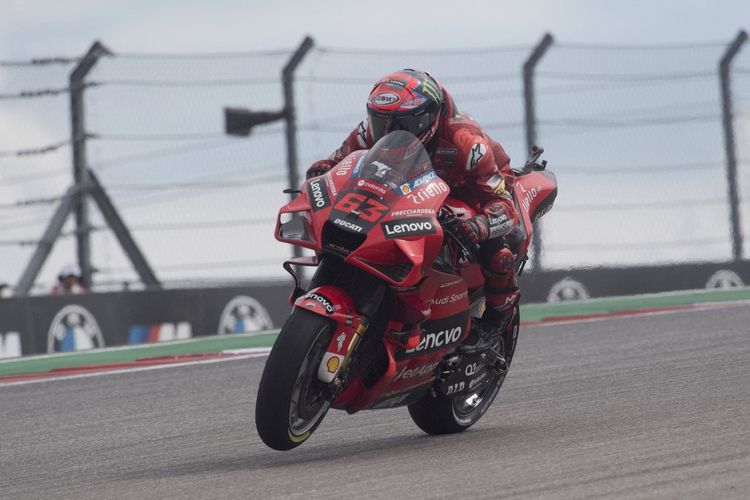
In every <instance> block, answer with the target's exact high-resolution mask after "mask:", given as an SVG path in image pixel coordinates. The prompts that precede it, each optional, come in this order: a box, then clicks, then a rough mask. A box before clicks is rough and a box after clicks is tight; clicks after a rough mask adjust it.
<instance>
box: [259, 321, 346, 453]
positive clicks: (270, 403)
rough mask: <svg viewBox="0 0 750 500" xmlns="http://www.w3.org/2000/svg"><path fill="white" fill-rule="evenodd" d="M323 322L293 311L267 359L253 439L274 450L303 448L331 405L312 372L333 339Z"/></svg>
mask: <svg viewBox="0 0 750 500" xmlns="http://www.w3.org/2000/svg"><path fill="white" fill-rule="evenodd" d="M333 330H334V325H333V322H332V321H330V320H329V319H327V318H325V317H323V316H320V315H317V314H314V313H311V312H309V311H305V310H303V309H299V308H295V309H294V311H292V314H291V315H290V316H289V319H288V320H287V321H286V323H285V324H284V326H283V327H282V329H281V332H280V333H279V336H278V338H277V339H276V342H275V343H274V346H273V349H271V353H270V354H269V356H268V360H267V361H266V366H265V368H264V369H263V376H262V377H261V379H260V385H259V387H258V397H257V399H256V402H255V426H256V428H257V430H258V435H259V436H260V438H261V439H262V440H263V442H264V443H266V444H267V445H268V446H269V447H271V448H273V449H275V450H290V449H292V448H295V447H297V446H299V445H300V444H302V443H303V442H305V441H306V440H307V439H308V438H309V437H310V435H311V434H312V433H313V432H314V431H315V429H316V428H317V427H318V426H319V425H320V423H321V422H322V421H323V418H324V417H325V415H326V413H327V412H328V409H329V408H330V406H331V402H330V401H329V400H328V399H327V398H326V395H327V393H326V384H325V383H324V382H321V381H320V380H319V379H318V375H317V374H318V366H319V365H320V362H321V360H322V359H323V354H324V353H325V351H326V348H327V347H328V344H329V342H330V340H331V338H332V336H333Z"/></svg>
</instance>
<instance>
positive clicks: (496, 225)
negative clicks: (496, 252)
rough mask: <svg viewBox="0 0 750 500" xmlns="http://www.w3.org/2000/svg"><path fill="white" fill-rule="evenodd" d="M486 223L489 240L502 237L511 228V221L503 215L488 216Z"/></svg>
mask: <svg viewBox="0 0 750 500" xmlns="http://www.w3.org/2000/svg"><path fill="white" fill-rule="evenodd" d="M487 222H489V225H490V238H496V237H498V236H504V235H505V234H507V233H508V232H509V231H510V230H511V229H512V228H513V221H512V220H511V219H508V216H507V215H505V214H500V215H497V216H494V215H490V216H489V217H487Z"/></svg>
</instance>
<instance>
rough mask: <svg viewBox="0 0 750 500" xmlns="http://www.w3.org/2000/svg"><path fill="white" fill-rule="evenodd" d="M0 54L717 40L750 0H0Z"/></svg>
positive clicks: (744, 13)
mask: <svg viewBox="0 0 750 500" xmlns="http://www.w3.org/2000/svg"><path fill="white" fill-rule="evenodd" d="M2 5H3V8H2V15H1V16H0V37H2V38H1V39H2V43H0V57H2V58H5V59H8V58H11V59H16V58H20V59H25V58H30V57H38V56H47V55H49V54H55V53H59V54H61V55H77V54H80V53H81V52H84V51H85V50H86V49H87V48H88V46H89V45H90V44H91V42H92V41H93V40H95V39H99V40H101V41H103V42H105V43H106V44H107V45H108V46H109V47H111V48H112V49H113V50H114V51H121V52H130V51H136V52H142V51H147V52H153V51H168V52H184V51H216V50H220V51H238V50H255V49H272V48H289V47H293V46H296V45H297V44H298V43H299V41H300V40H301V39H302V38H303V37H304V35H305V34H309V35H311V36H312V37H313V38H314V39H315V40H316V41H317V42H318V43H319V44H320V45H326V46H336V47H345V46H353V47H363V48H373V47H389V48H401V47H415V48H430V49H434V48H440V47H482V46H496V45H507V44H529V43H533V42H535V41H536V40H537V39H538V38H539V37H540V36H541V34H542V33H544V32H546V31H551V32H553V33H554V34H555V35H556V37H557V39H558V40H559V41H566V42H601V43H635V44H637V43H664V42H691V41H718V40H728V39H730V38H732V37H733V36H734V35H735V34H736V33H737V31H738V30H739V29H740V28H741V27H743V26H744V27H745V28H747V27H748V26H750V1H748V0H628V1H622V0H523V1H518V0H516V1H508V0H463V1H461V2H455V1H450V2H447V1H441V0H430V1H424V0H412V1H410V2H392V3H388V2H363V1H355V0H318V1H303V0H296V1H289V0H212V1H210V2H209V1H206V0H110V1H106V0H104V1H103V0H62V1H61V0H35V1H30V0H3V2H2Z"/></svg>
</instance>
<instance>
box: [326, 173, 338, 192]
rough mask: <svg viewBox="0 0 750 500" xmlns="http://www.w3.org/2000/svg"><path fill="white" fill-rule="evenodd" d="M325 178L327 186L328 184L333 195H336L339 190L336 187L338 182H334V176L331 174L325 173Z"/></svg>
mask: <svg viewBox="0 0 750 500" xmlns="http://www.w3.org/2000/svg"><path fill="white" fill-rule="evenodd" d="M323 178H324V179H325V180H326V186H328V190H329V191H330V192H331V196H333V197H336V195H337V194H338V190H337V189H336V183H334V182H333V177H331V176H330V175H324V176H323Z"/></svg>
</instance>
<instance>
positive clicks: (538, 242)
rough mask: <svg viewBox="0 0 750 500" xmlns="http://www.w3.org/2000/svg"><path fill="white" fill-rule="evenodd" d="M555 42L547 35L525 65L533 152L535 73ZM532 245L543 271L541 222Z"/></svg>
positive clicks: (528, 137) (536, 263) (536, 267)
mask: <svg viewBox="0 0 750 500" xmlns="http://www.w3.org/2000/svg"><path fill="white" fill-rule="evenodd" d="M554 41H555V39H554V38H553V37H552V35H551V34H550V33H545V35H544V36H543V37H542V39H541V41H540V42H539V43H538V44H537V46H536V47H534V50H533V51H532V52H531V55H530V56H529V58H528V59H527V60H526V62H525V63H524V64H523V98H524V104H525V106H524V108H525V112H526V146H527V148H528V151H529V152H530V151H531V146H533V145H534V144H536V108H535V102H534V71H535V70H536V65H537V64H538V63H539V60H540V59H541V58H542V56H543V55H544V54H545V53H546V52H547V49H549V48H550V45H552V43H553V42H554ZM535 226H536V227H535V228H534V236H533V238H532V245H533V246H534V256H533V258H532V259H531V264H532V265H533V266H534V271H535V272H536V271H541V270H542V231H541V226H540V225H539V222H537V223H536V224H535Z"/></svg>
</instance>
